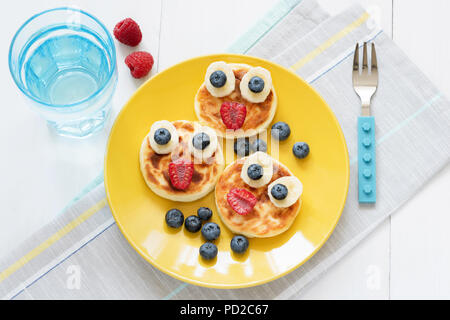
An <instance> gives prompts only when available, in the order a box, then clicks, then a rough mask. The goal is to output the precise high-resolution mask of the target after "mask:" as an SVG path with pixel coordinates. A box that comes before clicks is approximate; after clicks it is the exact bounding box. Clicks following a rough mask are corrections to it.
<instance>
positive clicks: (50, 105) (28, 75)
mask: <svg viewBox="0 0 450 320" xmlns="http://www.w3.org/2000/svg"><path fill="white" fill-rule="evenodd" d="M9 69H10V71H11V75H12V77H13V79H14V81H15V82H16V84H17V86H18V87H19V89H20V90H21V91H22V92H23V93H24V95H25V96H26V99H27V100H29V102H30V105H31V107H32V108H33V109H35V110H36V111H38V112H39V113H40V114H41V115H42V116H43V117H44V118H45V119H46V120H47V122H48V124H49V125H50V126H51V127H53V128H54V129H55V130H56V132H57V133H58V134H61V135H64V136H70V137H87V136H89V135H91V134H93V133H94V132H96V131H98V130H100V129H101V128H103V126H104V124H105V120H106V119H107V117H108V115H109V113H110V110H111V98H112V96H113V93H114V90H115V88H116V83H117V67H116V49H115V46H114V41H113V38H112V37H111V34H110V33H109V32H108V30H107V29H106V28H105V26H104V25H103V24H102V23H101V22H100V21H99V20H98V19H97V18H95V17H93V16H92V15H90V14H89V13H86V12H84V11H82V10H79V9H76V8H56V9H51V10H47V11H44V12H41V13H39V14H36V15H34V16H33V17H31V18H30V19H29V20H28V21H26V22H25V23H24V24H23V25H22V26H21V27H20V29H19V30H18V31H17V33H16V35H15V36H14V38H13V40H12V42H11V46H10V50H9Z"/></svg>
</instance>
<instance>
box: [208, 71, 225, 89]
mask: <svg viewBox="0 0 450 320" xmlns="http://www.w3.org/2000/svg"><path fill="white" fill-rule="evenodd" d="M209 81H210V82H211V84H212V86H213V87H216V88H222V87H223V86H224V85H225V83H226V82H227V76H226V74H225V72H223V71H222V70H217V71H214V72H213V73H211V76H209Z"/></svg>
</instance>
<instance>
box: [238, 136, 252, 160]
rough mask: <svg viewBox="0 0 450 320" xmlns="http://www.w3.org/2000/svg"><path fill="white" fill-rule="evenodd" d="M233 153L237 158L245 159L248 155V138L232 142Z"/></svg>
mask: <svg viewBox="0 0 450 320" xmlns="http://www.w3.org/2000/svg"><path fill="white" fill-rule="evenodd" d="M234 152H235V153H236V154H237V155H238V156H239V157H244V156H245V157H246V156H248V155H249V154H250V142H249V140H248V138H239V139H237V140H236V141H235V142H234Z"/></svg>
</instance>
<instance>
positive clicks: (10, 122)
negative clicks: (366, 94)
mask: <svg viewBox="0 0 450 320" xmlns="http://www.w3.org/2000/svg"><path fill="white" fill-rule="evenodd" d="M276 2H277V0H261V1H258V4H257V5H255V1H242V0H228V1H226V2H225V1H220V0H196V1H183V0H169V1H161V0H150V1H148V0H129V1H126V2H119V1H107V0H96V1H89V0H75V1H71V2H70V4H71V5H75V6H78V7H80V8H83V9H84V10H86V11H88V12H91V13H93V14H94V15H96V16H98V17H100V18H101V20H102V21H103V22H104V23H105V24H106V26H107V27H108V28H109V29H110V30H112V29H113V27H114V25H115V23H116V22H117V21H119V20H121V19H122V18H125V17H128V16H129V17H133V18H135V19H136V20H137V21H138V22H139V24H140V25H141V28H142V31H143V34H144V41H143V43H142V44H141V45H140V46H139V47H138V48H137V49H144V50H149V51H150V52H151V53H152V54H153V56H154V57H155V61H156V65H155V68H154V71H152V75H153V74H155V73H156V72H157V71H158V70H163V69H165V68H167V67H169V66H171V65H173V64H174V63H177V62H179V61H182V60H184V59H187V58H190V57H193V56H197V55H201V54H208V53H214V52H223V51H224V50H225V49H226V48H227V47H228V46H229V45H230V44H231V43H232V42H233V41H234V40H235V39H236V38H237V37H239V36H240V35H241V34H242V33H243V32H245V31H246V30H247V29H248V28H249V27H251V26H252V25H253V24H254V23H255V22H256V21H257V20H258V19H260V18H261V17H262V16H263V14H264V13H265V12H266V11H267V10H268V9H270V8H271V7H272V6H273V5H274V4H276ZM319 2H320V4H321V5H322V6H323V7H324V8H325V9H326V10H327V11H329V12H330V13H331V14H335V13H338V12H340V11H342V10H344V9H345V8H346V7H348V6H349V5H351V4H353V3H359V4H361V5H363V6H364V7H366V8H367V9H368V10H369V11H370V12H371V13H372V14H375V16H376V19H377V20H378V21H379V23H380V26H381V27H382V28H383V29H384V30H385V31H386V32H387V33H388V34H390V35H393V37H394V40H395V41H396V42H397V43H398V44H399V45H400V47H402V48H403V49H404V50H405V51H406V52H407V54H408V55H409V56H410V57H411V58H412V60H413V61H414V62H415V63H417V64H418V65H419V67H420V68H422V70H423V71H424V72H425V73H426V74H427V75H428V76H429V77H430V78H431V79H432V80H433V81H434V82H435V83H436V84H437V86H438V87H439V88H440V89H441V90H442V91H443V92H444V93H445V94H446V95H447V96H449V95H450V72H446V70H449V69H450V68H449V67H450V59H448V57H449V56H450V42H448V41H445V39H446V32H447V30H449V29H450V28H449V27H450V20H448V19H447V15H448V13H449V12H450V3H449V2H448V1H447V0H433V1H429V2H425V1H423V0H363V1H358V0H319ZM60 5H61V4H60V1H58V0H45V1H27V0H16V1H14V2H13V3H11V4H10V5H9V8H8V11H3V13H2V14H1V15H2V19H0V30H1V31H0V32H1V34H2V36H3V38H4V39H8V41H4V42H2V43H1V44H0V59H3V61H7V52H8V46H9V39H11V38H12V36H13V34H14V33H15V31H16V30H17V28H18V22H21V21H25V20H26V19H27V18H28V17H30V16H31V15H32V14H34V13H36V12H39V11H42V10H44V9H48V8H52V7H57V6H60ZM419 17H420V18H419ZM443 39H444V40H443ZM132 50H134V49H130V48H127V47H125V46H121V45H118V46H117V53H118V67H119V86H118V89H117V92H116V94H115V97H114V114H117V112H118V111H119V110H120V108H121V107H122V106H123V105H124V103H125V102H126V101H127V100H128V98H129V97H130V95H131V94H132V93H133V92H134V90H135V89H136V88H137V87H138V86H139V85H141V84H142V82H143V81H142V80H134V79H132V78H131V77H130V76H129V74H128V73H129V71H128V69H127V67H126V66H125V65H124V63H123V59H124V58H125V56H126V55H127V54H128V53H129V52H131V51H132ZM0 71H1V74H2V75H3V76H2V77H0V85H1V87H2V93H3V99H4V101H5V106H4V107H3V110H4V113H3V117H1V118H0V145H1V146H2V149H3V150H8V154H7V156H3V157H0V176H1V177H2V180H3V181H2V183H1V184H0V195H1V199H0V200H1V201H2V210H1V211H0V218H1V219H2V223H1V224H0V254H5V253H6V252H7V251H8V250H9V249H10V248H11V247H12V246H14V245H15V244H16V243H18V242H19V241H21V240H23V239H25V238H26V237H27V236H28V235H29V234H31V233H32V232H34V231H36V230H37V229H38V228H40V227H41V226H43V225H45V223H46V222H48V221H50V220H51V219H52V218H53V217H55V216H56V215H57V214H58V212H60V210H61V209H62V208H63V207H64V206H65V205H66V204H67V202H68V201H69V200H71V198H72V197H73V196H74V195H76V194H77V193H78V192H79V191H80V190H82V189H83V187H84V186H85V185H86V184H87V183H88V182H89V181H90V180H91V179H92V178H94V177H95V176H96V175H97V174H98V173H99V172H100V170H101V168H102V166H103V155H104V148H105V143H106V139H107V131H105V132H104V133H103V134H100V135H98V136H96V137H94V138H90V139H88V140H82V141H78V140H67V139H64V138H59V137H56V136H54V135H53V134H51V133H50V132H49V131H48V130H47V127H46V125H45V122H44V121H42V120H41V119H39V117H38V116H37V115H36V114H34V113H32V112H31V111H30V110H29V109H28V108H27V107H26V105H25V103H24V101H23V100H22V99H21V96H20V95H19V92H18V90H17V88H16V87H15V85H14V83H13V82H12V80H11V78H10V76H9V70H8V68H7V64H6V63H3V64H0ZM150 76H151V75H150ZM110 125H111V122H110V123H109V124H108V126H110ZM424 150H426V146H424ZM420 152H422V151H420ZM449 193H450V169H449V168H446V169H445V170H444V171H443V172H442V173H441V174H440V175H439V176H438V177H437V178H436V179H433V181H431V182H430V183H429V184H428V185H427V186H426V187H425V188H424V190H423V191H422V192H420V193H419V194H418V195H417V196H416V197H415V198H414V199H413V200H412V201H410V202H409V203H408V204H407V205H406V206H404V207H403V208H401V209H400V210H399V212H397V213H396V214H395V215H394V216H393V217H392V219H388V220H386V221H385V222H384V223H383V224H382V225H381V226H380V227H379V228H378V229H377V230H375V231H374V232H373V233H372V234H371V235H370V236H369V237H367V238H366V239H365V240H364V241H363V242H362V243H361V244H360V245H358V246H357V248H355V249H354V250H353V251H352V252H351V253H349V254H348V255H347V256H346V257H344V258H343V259H342V260H341V261H340V262H338V263H337V264H336V265H335V266H334V267H333V268H331V269H330V270H329V271H328V272H327V273H326V274H325V275H324V276H323V277H322V278H320V279H318V280H317V281H315V282H314V283H313V284H312V285H311V286H310V287H309V288H307V289H305V290H304V291H303V292H302V293H301V294H300V295H299V296H298V297H297V298H301V299H320V298H325V299H326V298H329V299H338V298H343V299H368V298H374V299H388V298H395V299H396V298H419V297H421V298H449V297H450V276H449V275H448V273H447V270H448V269H449V267H450V253H449V250H448V249H447V248H446V245H447V244H448V243H449V242H450V241H449V240H450V239H449V238H450V233H449V232H448V231H447V225H448V224H449V222H450V221H449V219H450V218H449V216H450V215H449V214H450V208H449V204H448V201H447V198H448V195H449Z"/></svg>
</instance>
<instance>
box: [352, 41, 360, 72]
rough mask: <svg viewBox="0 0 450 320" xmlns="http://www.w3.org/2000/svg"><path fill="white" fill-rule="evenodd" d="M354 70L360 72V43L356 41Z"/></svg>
mask: <svg viewBox="0 0 450 320" xmlns="http://www.w3.org/2000/svg"><path fill="white" fill-rule="evenodd" d="M353 71H358V72H359V44H358V43H356V49H355V55H354V57H353Z"/></svg>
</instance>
